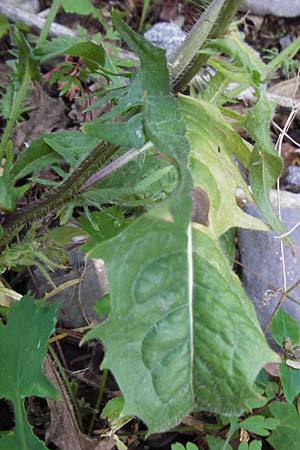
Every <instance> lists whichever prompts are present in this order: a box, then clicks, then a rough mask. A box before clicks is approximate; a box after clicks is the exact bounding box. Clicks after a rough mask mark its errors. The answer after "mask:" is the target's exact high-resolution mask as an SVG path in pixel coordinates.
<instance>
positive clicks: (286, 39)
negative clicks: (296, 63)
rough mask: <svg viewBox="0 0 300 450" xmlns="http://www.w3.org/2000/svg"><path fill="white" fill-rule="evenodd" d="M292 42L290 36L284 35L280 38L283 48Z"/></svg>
mask: <svg viewBox="0 0 300 450" xmlns="http://www.w3.org/2000/svg"><path fill="white" fill-rule="evenodd" d="M291 43H292V39H291V38H290V36H283V37H282V38H280V39H279V44H280V47H281V50H284V49H286V48H288V46H289V45H291Z"/></svg>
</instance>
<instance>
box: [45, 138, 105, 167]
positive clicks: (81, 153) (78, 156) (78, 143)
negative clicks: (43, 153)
mask: <svg viewBox="0 0 300 450" xmlns="http://www.w3.org/2000/svg"><path fill="white" fill-rule="evenodd" d="M43 140H44V142H46V144H48V145H49V146H50V147H51V148H53V150H55V151H56V152H57V153H58V154H59V155H60V156H61V157H62V158H63V159H65V161H67V163H68V164H70V166H71V169H75V168H76V167H77V166H78V165H79V164H80V163H81V162H82V161H83V160H84V159H85V158H86V157H87V156H88V154H89V153H90V152H91V151H92V150H93V149H94V148H95V147H96V145H97V144H98V143H99V139H96V138H94V137H90V136H86V135H85V134H82V133H80V131H57V132H56V133H48V134H45V135H44V136H43Z"/></svg>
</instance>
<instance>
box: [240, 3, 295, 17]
mask: <svg viewBox="0 0 300 450" xmlns="http://www.w3.org/2000/svg"><path fill="white" fill-rule="evenodd" d="M240 10H241V11H244V12H247V11H250V12H251V13H252V14H257V15H258V16H265V15H267V14H271V15H273V16H278V17H297V16H300V1H299V0H285V1H282V0H245V1H244V2H243V3H242V4H241V6H240Z"/></svg>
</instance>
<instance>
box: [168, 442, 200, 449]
mask: <svg viewBox="0 0 300 450" xmlns="http://www.w3.org/2000/svg"><path fill="white" fill-rule="evenodd" d="M171 449H172V450H198V447H197V445H196V444H193V443H192V442H188V443H187V444H186V447H185V446H184V445H182V444H180V443H179V442H175V444H172V445H171Z"/></svg>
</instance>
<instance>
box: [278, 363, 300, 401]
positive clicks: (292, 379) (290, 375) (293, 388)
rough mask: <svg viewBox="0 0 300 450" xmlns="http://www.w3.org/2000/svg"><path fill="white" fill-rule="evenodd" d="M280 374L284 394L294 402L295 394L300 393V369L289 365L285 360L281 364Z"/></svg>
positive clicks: (288, 399)
mask: <svg viewBox="0 0 300 450" xmlns="http://www.w3.org/2000/svg"><path fill="white" fill-rule="evenodd" d="M279 374H280V380H281V383H282V388H283V392H284V396H285V398H286V400H287V401H288V402H289V403H293V400H294V397H295V395H297V394H299V393H300V370H298V369H293V368H292V367H289V366H287V364H286V362H285V361H284V362H282V363H281V365H280V368H279Z"/></svg>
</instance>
